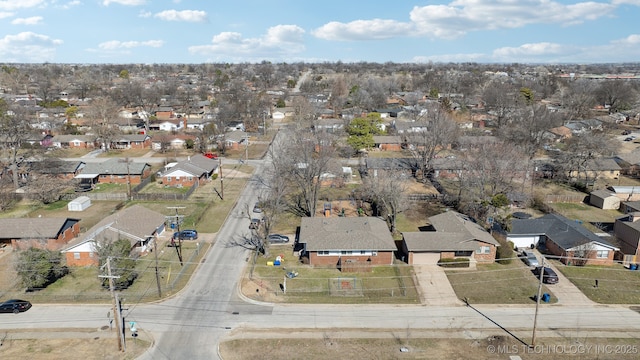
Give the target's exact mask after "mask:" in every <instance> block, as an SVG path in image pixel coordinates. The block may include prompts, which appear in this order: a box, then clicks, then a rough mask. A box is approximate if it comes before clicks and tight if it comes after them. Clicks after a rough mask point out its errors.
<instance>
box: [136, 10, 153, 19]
mask: <svg viewBox="0 0 640 360" xmlns="http://www.w3.org/2000/svg"><path fill="white" fill-rule="evenodd" d="M152 15H153V14H152V13H151V11H144V10H141V11H140V14H138V16H139V17H141V18H150V17H151V16H152Z"/></svg>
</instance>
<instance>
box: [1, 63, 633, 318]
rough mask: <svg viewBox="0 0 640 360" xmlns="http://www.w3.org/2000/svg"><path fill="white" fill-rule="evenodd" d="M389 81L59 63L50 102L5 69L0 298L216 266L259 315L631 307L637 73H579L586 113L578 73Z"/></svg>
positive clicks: (122, 284)
mask: <svg viewBox="0 0 640 360" xmlns="http://www.w3.org/2000/svg"><path fill="white" fill-rule="evenodd" d="M56 66H58V65H56ZM247 66H249V65H247ZM394 66H395V67H394V68H393V69H384V68H380V69H379V74H378V75H375V77H372V78H371V79H372V80H371V81H370V82H363V81H361V80H360V78H359V77H358V76H355V75H354V74H358V73H361V74H369V72H368V71H366V69H361V68H358V67H357V66H355V65H349V66H348V68H349V71H342V72H339V71H337V69H338V68H336V67H335V66H333V65H331V64H324V65H323V64H306V65H304V66H303V64H252V65H251V68H252V69H253V71H255V72H258V71H259V70H262V71H265V73H267V70H270V71H271V72H268V73H269V74H271V75H269V76H270V80H269V81H266V79H264V78H262V76H253V77H245V75H244V73H243V72H242V68H241V67H240V66H228V67H222V68H220V69H219V70H220V71H219V72H218V73H217V75H215V74H216V73H215V72H213V73H210V72H206V71H205V70H204V68H200V67H193V68H192V69H190V71H186V70H185V69H181V68H179V67H175V66H171V65H163V66H160V67H159V68H158V69H156V71H158V72H159V73H158V74H153V73H152V72H150V70H148V69H147V70H146V71H140V70H139V69H136V68H133V67H132V68H130V69H127V72H126V73H123V72H122V71H123V70H125V69H120V68H117V69H115V68H110V70H108V71H107V70H105V71H107V73H108V74H109V76H108V77H106V78H104V79H102V80H101V81H100V82H97V83H96V84H95V86H96V87H98V86H99V87H101V88H103V89H111V90H109V91H106V90H105V91H103V92H98V91H96V92H95V93H92V94H85V95H86V96H84V97H80V96H79V95H80V93H79V92H78V91H77V88H78V86H80V84H79V83H76V81H79V79H74V76H75V75H74V72H75V71H77V70H73V69H71V68H68V67H66V66H64V65H59V67H60V71H61V72H62V73H64V74H67V75H66V76H67V77H69V79H71V80H73V81H69V82H67V83H65V86H64V88H60V89H57V90H56V91H55V92H54V91H52V90H49V92H47V93H46V96H44V95H45V93H44V92H45V89H44V84H38V83H37V82H35V83H30V87H29V88H27V90H26V93H24V92H25V90H21V89H14V88H11V87H10V86H9V85H10V84H8V83H7V82H6V80H5V78H3V77H1V76H0V99H1V100H0V109H1V110H2V120H3V123H2V129H1V130H2V136H0V147H1V149H2V153H1V156H0V159H1V161H2V168H1V169H0V170H1V172H0V195H1V196H0V207H1V208H2V215H1V216H0V225H2V228H3V229H4V231H3V232H2V234H1V235H0V270H2V271H0V274H3V276H4V278H3V279H2V281H0V296H10V297H12V298H19V299H25V300H27V301H30V302H31V303H33V304H36V305H34V307H35V306H37V304H38V303H49V302H54V303H56V302H70V303H74V304H76V303H85V302H91V303H95V302H96V301H98V302H102V303H105V304H109V303H110V302H111V301H112V300H113V299H114V297H115V294H119V295H118V296H121V297H124V298H126V299H136V301H139V302H140V303H155V302H162V301H167V299H170V298H171V297H172V296H178V295H176V294H179V293H180V291H181V290H182V289H183V288H185V287H186V286H189V285H188V284H189V282H190V281H192V280H190V279H201V276H200V275H199V274H200V273H199V272H200V271H203V270H202V268H203V267H206V266H208V265H207V260H208V259H214V258H215V259H217V264H218V265H219V266H221V267H225V266H233V267H234V269H236V268H235V267H237V269H238V271H239V274H241V275H240V277H239V279H234V280H233V281H234V284H233V286H230V285H229V284H226V285H225V286H229V287H230V288H231V287H233V288H234V289H235V288H237V289H238V294H237V295H234V296H239V297H241V298H242V299H246V300H247V302H248V303H251V302H254V303H257V304H298V303H300V304H359V305H361V306H363V307H366V306H369V305H379V304H394V305H397V304H402V305H406V306H425V307H429V306H451V307H456V308H457V307H464V306H472V305H476V304H479V305H486V304H497V305H499V306H500V305H504V304H510V305H514V306H523V307H526V308H533V306H542V307H543V308H545V307H547V308H548V306H547V305H549V304H553V305H558V306H564V307H573V306H578V305H580V306H583V305H584V304H591V305H592V304H602V305H612V304H613V305H616V306H627V307H628V306H632V304H637V303H638V301H640V297H638V294H636V293H635V292H631V293H625V292H624V289H626V288H629V287H636V285H640V271H636V270H637V269H638V264H639V263H640V245H639V240H640V225H637V224H640V221H638V219H640V216H639V215H638V214H640V205H639V204H638V201H640V190H639V189H640V178H638V176H637V175H638V174H637V167H638V166H640V157H637V159H636V157H635V155H634V154H636V153H638V152H639V151H640V140H639V141H638V142H636V141H635V139H636V137H638V139H640V115H639V114H640V97H638V94H640V90H639V88H638V84H640V83H638V82H637V81H638V79H640V75H634V76H633V77H631V78H630V79H628V80H625V81H621V80H619V79H617V78H614V77H612V76H611V77H610V75H608V73H606V72H605V73H604V74H603V75H602V76H603V78H598V79H597V80H594V79H591V78H590V73H588V72H586V71H583V72H582V73H581V74H582V75H583V78H582V80H584V81H592V84H593V89H599V90H600V91H596V90H593V91H592V93H590V94H589V96H590V97H589V99H590V101H586V102H585V103H581V104H579V105H578V104H576V103H575V102H571V101H569V99H568V96H569V95H568V94H576V95H575V96H578V95H577V94H578V93H580V91H583V89H582V88H580V89H577V87H578V85H577V83H576V81H577V80H572V79H567V78H566V77H565V74H566V72H567V71H574V70H575V69H558V68H552V67H548V68H545V67H542V66H539V67H534V66H527V65H522V66H520V67H517V68H515V69H512V70H511V71H509V72H502V71H497V69H496V68H495V67H493V66H486V67H479V68H478V69H471V68H470V69H466V70H460V69H457V68H456V69H454V68H449V67H447V66H444V65H442V66H441V67H439V68H438V69H437V71H436V73H437V76H434V78H433V79H431V80H429V81H426V80H425V79H424V78H423V75H422V72H423V70H424V69H414V68H412V67H408V66H407V67H406V68H405V65H400V64H398V65H394ZM30 70H33V71H40V70H39V69H38V68H37V67H35V66H31V65H26V64H25V65H23V66H20V67H16V70H15V71H18V72H20V73H23V72H24V73H26V72H27V71H30ZM72 70H73V71H72ZM89 70H96V69H90V68H88V69H87V71H89ZM116 70H117V71H116ZM160 70H162V71H161V74H162V76H160V75H159V74H160ZM592 70H596V69H592ZM597 70H609V69H606V68H604V69H600V68H598V69H597ZM628 71H629V72H633V73H634V74H635V73H636V72H637V69H635V68H630V69H629V70H628ZM223 73H224V74H225V75H227V76H228V77H229V78H232V79H234V81H222V80H221V78H220V77H221V75H222V74H223ZM123 74H125V75H126V77H123V76H124V75H123ZM152 74H153V76H152ZM401 74H403V75H401ZM478 74H480V75H481V76H478ZM25 75H26V74H25ZM265 76H266V75H265ZM371 76H373V75H371ZM454 77H460V78H465V79H467V81H468V82H469V85H468V86H467V87H465V88H460V89H457V90H456V91H453V90H454V89H450V88H449V85H450V84H449V81H450V79H452V78H454ZM391 78H394V79H396V80H397V81H398V82H401V83H402V85H399V84H398V85H394V86H390V87H389V88H388V89H386V90H384V91H380V92H378V93H376V91H378V90H379V88H378V87H377V86H373V85H372V84H374V83H375V84H382V83H387V82H389V81H390V79H391ZM549 79H553V81H547V80H549ZM543 80H545V81H543ZM3 81H4V82H3ZM297 81H301V83H297ZM131 82H134V83H136V84H138V85H139V86H140V89H143V90H140V91H143V93H142V94H141V95H140V96H141V97H138V98H128V97H126V96H123V95H122V93H120V92H119V91H122V92H126V91H127V89H129V88H128V87H127V86H128V85H127V84H128V83H131ZM168 83H172V84H174V85H176V84H177V85H176V87H175V88H172V87H170V86H169V85H167V84H168ZM612 83H615V84H616V86H617V87H614V88H613V89H612V88H611V86H612ZM344 84H349V86H348V87H347V86H343V85H344ZM618 88H620V89H624V92H616V96H618V97H620V99H622V100H623V101H618V102H616V103H607V101H610V102H611V98H610V97H606V96H604V95H602V92H603V91H604V90H608V91H610V92H613V91H614V89H618ZM116 89H117V90H118V91H116ZM349 89H350V90H349ZM376 89H378V90H376ZM439 89H440V90H439ZM348 90H349V91H348ZM458 90H459V91H458ZM359 92H360V93H359ZM62 94H64V95H62ZM119 96H120V97H119ZM601 105H602V106H601ZM45 114H46V115H47V116H45ZM578 114H579V115H578ZM43 119H46V121H44V120H43ZM16 130H20V131H16ZM23 130H28V131H23ZM627 139H631V140H627ZM185 231H186V232H188V233H189V234H196V235H195V236H183V234H184V232H185ZM218 257H220V258H218ZM33 259H36V260H33ZM228 259H235V260H233V261H231V260H228ZM238 259H240V261H236V260H238ZM209 261H214V260H209ZM232 262H233V265H230V264H231V263H232ZM534 264H538V265H535V266H534ZM36 265H39V266H41V267H40V268H38V269H48V270H47V273H46V274H45V275H43V276H41V277H40V278H36V279H34V278H33V277H31V276H29V274H31V273H33V272H35V271H41V270H37V269H36ZM108 268H110V270H108ZM107 270H108V271H107ZM42 271H44V270H42ZM549 271H551V272H553V274H554V275H553V276H554V277H551V275H550V273H549ZM108 272H109V273H108ZM556 276H557V277H556ZM551 278H552V279H554V280H549V279H551ZM109 279H113V281H114V283H115V284H111V283H110V281H109ZM195 281H201V280H195ZM208 281H210V284H216V281H217V280H216V279H214V278H211V279H209V280H208ZM229 281H231V280H229ZM235 281H237V284H235ZM77 284H82V288H78V285H77ZM476 284H480V285H476ZM594 284H595V285H594ZM212 286H214V285H212ZM62 289H64V291H63V290H62ZM149 289H153V290H149ZM5 294H6V295H5ZM542 294H546V296H545V297H544V299H545V300H544V301H543V300H541V296H542ZM52 299H53V300H52ZM129 301H130V300H129ZM202 301H205V300H202ZM243 301H244V300H243ZM261 306H262V305H261ZM268 306H272V305H268ZM30 311H33V310H30ZM225 311H226V312H228V313H234V312H236V311H237V310H235V309H232V310H225ZM225 311H223V312H225ZM196 316H197V315H196Z"/></svg>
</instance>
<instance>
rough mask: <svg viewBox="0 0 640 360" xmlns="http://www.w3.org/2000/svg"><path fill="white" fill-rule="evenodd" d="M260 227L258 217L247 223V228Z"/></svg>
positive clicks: (255, 228)
mask: <svg viewBox="0 0 640 360" xmlns="http://www.w3.org/2000/svg"><path fill="white" fill-rule="evenodd" d="M259 227H260V219H256V218H253V219H251V222H250V223H249V229H251V230H257V229H258V228H259Z"/></svg>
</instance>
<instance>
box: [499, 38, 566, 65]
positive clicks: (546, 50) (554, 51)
mask: <svg viewBox="0 0 640 360" xmlns="http://www.w3.org/2000/svg"><path fill="white" fill-rule="evenodd" d="M575 52H576V49H575V48H572V47H571V46H565V45H561V44H555V43H550V42H541V43H534V44H523V45H520V46H518V47H503V48H498V49H495V50H494V51H493V56H494V58H495V59H498V60H505V61H511V60H512V59H532V58H542V57H546V58H548V57H549V56H558V55H565V54H573V53H575ZM520 62H522V61H520Z"/></svg>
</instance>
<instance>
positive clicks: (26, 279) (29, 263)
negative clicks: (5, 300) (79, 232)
mask: <svg viewBox="0 0 640 360" xmlns="http://www.w3.org/2000/svg"><path fill="white" fill-rule="evenodd" d="M15 269H16V272H17V273H18V276H19V277H20V282H21V283H22V285H23V286H24V287H26V288H27V290H36V289H42V288H44V287H46V286H47V285H49V284H51V283H53V282H54V281H56V280H57V279H59V278H61V277H63V276H65V275H66V274H68V273H69V269H68V268H67V267H66V266H64V265H62V255H61V253H60V252H57V251H50V250H43V249H37V248H31V249H28V250H25V251H22V252H21V253H20V254H19V255H18V263H17V264H16V266H15Z"/></svg>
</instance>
